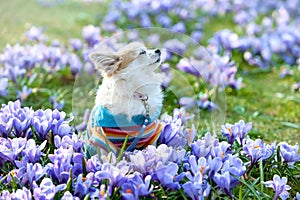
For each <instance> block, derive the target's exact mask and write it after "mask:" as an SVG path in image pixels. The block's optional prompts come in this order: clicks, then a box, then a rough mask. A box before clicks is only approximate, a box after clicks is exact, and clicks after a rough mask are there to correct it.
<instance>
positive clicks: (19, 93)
mask: <svg viewBox="0 0 300 200" xmlns="http://www.w3.org/2000/svg"><path fill="white" fill-rule="evenodd" d="M31 92H32V88H28V87H27V86H26V85H25V86H23V87H22V90H21V91H19V90H18V91H17V98H19V99H20V100H21V101H23V100H25V99H27V97H28V96H29V95H30V94H31Z"/></svg>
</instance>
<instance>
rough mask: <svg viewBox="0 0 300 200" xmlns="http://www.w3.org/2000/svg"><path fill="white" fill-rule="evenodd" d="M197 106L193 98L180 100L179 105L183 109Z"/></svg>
mask: <svg viewBox="0 0 300 200" xmlns="http://www.w3.org/2000/svg"><path fill="white" fill-rule="evenodd" d="M195 104H196V100H195V99H193V98H192V97H181V98H180V99H179V105H180V106H181V107H186V108H191V107H193V106H194V105H195Z"/></svg>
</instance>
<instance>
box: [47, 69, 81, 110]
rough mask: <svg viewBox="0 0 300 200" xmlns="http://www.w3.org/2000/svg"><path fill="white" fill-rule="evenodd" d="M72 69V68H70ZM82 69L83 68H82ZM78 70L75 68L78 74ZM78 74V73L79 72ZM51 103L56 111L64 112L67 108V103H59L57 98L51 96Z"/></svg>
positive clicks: (62, 101)
mask: <svg viewBox="0 0 300 200" xmlns="http://www.w3.org/2000/svg"><path fill="white" fill-rule="evenodd" d="M70 67H71V66H70ZM75 67H76V66H75ZM80 68H81V67H80ZM77 69H78V68H76V69H75V68H74V72H76V70H77ZM77 72H78V71H77ZM77 72H76V73H77ZM49 100H50V102H51V103H52V105H53V108H54V109H56V110H62V109H63V108H64V106H65V102H64V100H61V101H57V99H56V97H55V96H50V98H49Z"/></svg>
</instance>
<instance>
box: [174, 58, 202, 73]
mask: <svg viewBox="0 0 300 200" xmlns="http://www.w3.org/2000/svg"><path fill="white" fill-rule="evenodd" d="M176 67H177V68H178V69H179V70H181V71H183V72H186V73H189V74H193V75H195V76H197V77H200V76H201V75H200V70H198V68H197V67H195V66H194V65H193V64H191V63H190V62H188V61H187V60H186V59H181V60H180V61H179V63H178V64H177V65H176Z"/></svg>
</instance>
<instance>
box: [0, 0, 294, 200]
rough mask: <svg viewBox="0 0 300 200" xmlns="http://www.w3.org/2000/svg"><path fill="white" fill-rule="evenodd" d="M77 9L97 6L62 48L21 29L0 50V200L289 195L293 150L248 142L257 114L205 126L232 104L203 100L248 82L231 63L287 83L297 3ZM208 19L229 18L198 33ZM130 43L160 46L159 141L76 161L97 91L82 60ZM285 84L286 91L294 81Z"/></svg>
mask: <svg viewBox="0 0 300 200" xmlns="http://www.w3.org/2000/svg"><path fill="white" fill-rule="evenodd" d="M35 3H36V4H39V6H41V7H46V8H49V9H50V8H53V7H54V8H55V6H57V7H59V6H62V5H63V4H64V3H65V2H64V1H55V3H54V1H53V2H52V3H50V1H49V2H48V1H45V0H42V1H36V2H35ZM81 3H82V4H91V5H103V6H104V5H105V7H106V8H107V10H105V12H101V15H99V16H98V18H97V20H98V21H99V23H95V22H89V23H86V24H85V25H82V28H81V32H80V33H77V34H74V36H72V37H67V38H66V40H65V41H61V40H57V39H52V38H50V39H49V36H48V35H47V29H45V28H44V27H40V26H35V25H34V24H33V25H31V26H30V27H28V29H26V30H25V32H24V39H23V40H20V41H19V42H16V43H11V44H7V45H6V46H5V47H4V48H2V49H1V51H0V103H1V104H2V105H1V108H0V199H13V200H15V199H16V200H17V199H18V200H19V199H28V200H29V199H65V200H69V199H130V200H131V199H195V200H196V199H274V200H275V199H295V200H296V199H300V154H299V146H298V143H290V142H288V139H287V138H282V139H281V140H273V138H271V139H269V138H268V136H266V135H264V136H262V135H260V133H262V132H264V131H265V130H259V129H260V126H261V125H260V124H256V123H254V122H253V121H252V120H251V119H255V117H256V115H260V113H259V112H258V111H257V112H254V114H255V113H256V114H255V115H254V114H253V115H251V117H250V118H246V120H245V116H242V117H240V120H236V121H233V120H232V119H237V118H239V115H238V112H240V113H242V112H244V111H241V110H242V109H241V110H238V108H239V107H237V106H236V107H235V110H234V109H233V110H234V111H235V112H233V111H232V113H231V115H237V116H236V117H235V118H230V120H229V119H226V118H225V122H224V121H221V120H220V121H218V122H217V126H216V127H214V128H211V127H209V126H210V125H211V124H213V122H215V121H216V120H219V118H217V117H216V119H210V120H211V121H209V119H208V118H213V117H214V116H221V117H222V115H221V114H220V113H222V109H223V107H226V105H225V103H232V102H224V101H226V99H225V98H224V99H225V100H224V101H220V100H218V99H217V98H214V97H215V96H217V97H218V98H220V96H222V95H226V92H228V91H230V92H231V93H237V94H238V93H239V92H240V90H242V89H243V88H247V87H249V82H244V78H245V77H244V76H247V73H241V72H240V70H241V67H245V66H246V68H247V70H248V69H250V70H251V69H256V70H257V69H258V70H261V72H263V73H268V71H272V70H273V71H275V70H278V69H279V71H280V73H279V75H278V78H279V79H289V78H290V77H298V75H297V74H298V73H299V70H300V32H299V31H298V30H300V16H299V11H298V8H299V6H300V1H299V0H287V1H284V0H280V1H274V2H273V1H263V2H262V1H258V0H254V1H249V2H245V1H238V0H233V1H219V0H217V1H211V0H189V1H179V0H175V1H168V0H163V1H157V0H154V1H150V0H143V1H134V0H130V1H123V0H114V1H112V2H109V3H108V2H105V1H82V2H81ZM215 18H219V19H222V18H230V19H231V20H232V24H231V27H228V29H222V30H218V31H213V30H214V29H213V28H212V31H211V34H210V35H211V37H207V35H208V34H207V32H209V30H206V27H208V25H209V23H210V20H212V19H215ZM224 23H225V22H224ZM135 28H143V29H135ZM75 35H77V36H75ZM78 35H80V37H78ZM118 35H121V36H122V38H121V39H120V38H118ZM124 38H125V40H124ZM131 41H143V42H144V43H145V44H146V45H148V46H150V47H157V48H161V49H162V55H163V59H164V62H163V64H162V65H161V66H160V68H159V69H158V70H159V72H160V73H161V74H162V75H163V83H162V85H161V87H162V89H163V92H164V96H165V97H164V98H165V99H164V108H163V112H162V114H161V116H160V118H159V119H160V121H161V122H162V123H163V125H164V126H163V129H162V132H161V135H160V137H159V138H158V141H157V145H156V146H153V145H149V146H147V147H146V148H145V149H143V150H133V151H132V152H126V151H125V152H123V153H121V154H119V155H115V154H113V153H109V154H108V155H107V156H104V155H100V154H99V155H94V156H92V157H88V156H86V154H85V146H84V135H85V130H86V126H87V121H88V118H89V110H91V109H92V107H91V106H92V105H93V103H92V104H91V105H90V102H94V98H95V93H96V89H97V88H96V87H97V85H98V84H99V79H98V77H97V70H96V69H95V67H94V66H93V64H92V62H91V61H90V59H89V57H88V55H89V53H91V52H92V51H93V50H94V49H95V48H98V46H99V45H103V43H105V45H106V47H109V48H111V49H117V48H118V47H119V46H118V45H120V44H124V43H128V42H131ZM250 70H249V71H250ZM87 80H88V81H87ZM246 80H247V79H246ZM80 81H86V82H83V83H81V82H80ZM97 81H98V82H97ZM96 82H97V83H96ZM80 84H81V85H80ZM81 87H82V88H85V87H86V88H87V89H82V88H81ZM262 87H263V86H262ZM288 87H290V88H292V92H298V91H299V88H300V84H299V81H298V82H296V83H294V84H293V85H292V84H291V85H289V86H288ZM220 94H221V95H220ZM280 94H281V93H280ZM280 94H279V91H278V93H276V95H277V96H280ZM250 95H251V94H249V96H250ZM296 95H298V94H296ZM85 98H87V99H85ZM88 98H90V99H88ZM258 99H259V97H258ZM79 100H80V101H79ZM77 101H78V102H77ZM258 101H259V100H258ZM294 101H297V100H294ZM251 103H252V102H251ZM298 103H299V102H298ZM297 105H298V106H299V104H297ZM297 109H298V108H295V110H296V112H297V111H298V110H297ZM286 112H289V111H286ZM78 113H79V114H78ZM203 113H204V114H203ZM216 113H217V114H216ZM218 113H219V114H218ZM200 114H201V117H199V116H200ZM78 115H79V116H78ZM198 115H199V116H198ZM282 115H284V114H282ZM203 116H209V117H207V119H206V118H204V117H203ZM297 117H299V115H295V118H297ZM201 120H202V121H205V123H206V125H207V127H204V125H203V123H200V121H201ZM207 121H208V122H207ZM295 121H296V122H299V119H298V118H297V119H295ZM209 123H211V124H209ZM283 124H284V125H286V126H288V127H293V128H295V129H298V131H299V128H300V125H299V127H298V123H292V122H283ZM278 129H279V127H278ZM280 130H281V129H280ZM266 134H267V132H266ZM266 138H267V140H265V139H266ZM270 140H271V142H270ZM292 141H294V140H292ZM295 141H299V139H296V140H295Z"/></svg>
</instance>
